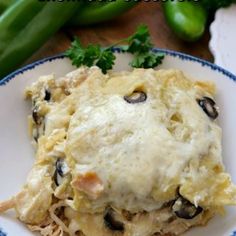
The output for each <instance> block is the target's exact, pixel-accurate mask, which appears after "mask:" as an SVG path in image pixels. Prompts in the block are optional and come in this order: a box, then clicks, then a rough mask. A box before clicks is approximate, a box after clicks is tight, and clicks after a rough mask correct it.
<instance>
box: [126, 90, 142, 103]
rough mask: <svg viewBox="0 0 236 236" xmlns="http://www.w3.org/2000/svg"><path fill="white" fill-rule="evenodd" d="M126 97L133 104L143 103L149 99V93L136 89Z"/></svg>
mask: <svg viewBox="0 0 236 236" xmlns="http://www.w3.org/2000/svg"><path fill="white" fill-rule="evenodd" d="M124 99H125V101H126V102H128V103H131V104H135V103H141V102H145V101H146V100H147V94H146V93H144V92H140V91H134V92H133V93H132V94H130V95H127V96H124Z"/></svg>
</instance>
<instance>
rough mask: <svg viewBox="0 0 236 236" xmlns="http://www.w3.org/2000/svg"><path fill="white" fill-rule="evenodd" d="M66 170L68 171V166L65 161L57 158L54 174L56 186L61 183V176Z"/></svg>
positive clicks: (62, 176)
mask: <svg viewBox="0 0 236 236" xmlns="http://www.w3.org/2000/svg"><path fill="white" fill-rule="evenodd" d="M68 171H69V168H68V166H67V164H66V163H65V161H64V160H63V159H61V158H58V159H57V161H56V171H55V174H54V181H55V183H56V185H57V186H59V185H60V184H61V183H62V181H63V178H64V177H65V175H66V174H67V173H68Z"/></svg>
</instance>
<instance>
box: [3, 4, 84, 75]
mask: <svg viewBox="0 0 236 236" xmlns="http://www.w3.org/2000/svg"><path fill="white" fill-rule="evenodd" d="M80 6H81V4H80V3H78V2H45V1H38V0H18V1H17V3H15V4H13V5H12V6H11V7H9V8H8V9H7V10H6V11H5V12H4V13H3V14H2V15H1V17H0V32H1V33H0V78H2V77H4V76H5V75H7V74H8V73H10V72H11V71H13V70H15V69H16V68H17V67H18V66H20V65H21V64H22V62H24V61H25V60H26V59H27V58H28V57H30V56H31V55H32V54H33V53H34V52H35V51H36V50H37V49H39V48H40V47H41V46H42V45H43V44H44V43H45V42H46V41H47V40H48V39H49V38H50V37H51V36H52V35H53V34H54V33H56V32H57V31H58V30H59V28H60V27H61V26H62V25H64V24H65V23H66V22H67V21H68V20H69V19H70V18H71V16H72V15H73V14H75V12H76V11H78V9H79V8H80Z"/></svg>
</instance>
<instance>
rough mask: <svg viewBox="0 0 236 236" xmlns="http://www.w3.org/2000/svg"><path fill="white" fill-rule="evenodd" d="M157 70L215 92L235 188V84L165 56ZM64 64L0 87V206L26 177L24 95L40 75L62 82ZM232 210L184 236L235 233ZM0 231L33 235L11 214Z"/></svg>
mask: <svg viewBox="0 0 236 236" xmlns="http://www.w3.org/2000/svg"><path fill="white" fill-rule="evenodd" d="M128 61H129V57H128V56H125V55H123V54H119V55H118V58H117V63H116V66H115V69H116V70H125V69H128V66H127V65H128ZM160 67H161V68H178V69H182V70H183V71H184V72H185V73H186V74H188V75H190V76H192V77H194V78H195V79H197V80H210V81H214V82H215V83H216V85H217V87H218V96H217V100H216V102H217V104H218V106H219V107H220V111H221V112H220V119H219V121H220V124H221V126H222V127H223V150H224V151H223V155H224V162H225V164H226V168H227V170H228V171H229V172H230V174H231V175H232V177H233V180H234V182H235V183H236V171H235V169H236V158H235V140H236V125H235V122H236V110H235V109H234V105H235V104H236V82H235V81H233V80H232V79H229V78H228V77H227V76H225V75H224V74H223V73H221V72H219V71H218V70H216V69H215V70H214V69H211V68H210V67H209V66H207V65H204V66H203V65H202V64H201V63H198V62H195V61H190V60H183V59H180V58H179V57H177V56H176V57H174V56H166V57H165V60H164V63H163V64H162V65H161V66H160ZM72 69H73V67H72V66H71V64H70V62H69V60H68V59H56V60H53V61H51V62H45V63H43V64H41V65H39V66H36V67H35V68H34V69H32V70H28V71H26V72H24V73H23V74H19V75H17V76H16V78H14V79H13V80H11V81H10V82H9V83H7V84H6V85H4V86H0V107H1V112H0V130H1V136H0V150H1V151H0V158H1V164H0V189H1V192H0V201H1V200H4V199H8V198H10V197H11V196H12V195H14V194H15V193H17V192H18V191H19V190H20V188H21V186H22V185H23V184H24V183H25V180H26V176H27V173H28V172H29V170H30V168H31V166H32V163H33V161H34V154H33V148H32V147H31V144H30V139H29V137H28V135H27V115H28V114H30V104H28V103H27V102H26V101H24V100H23V93H24V89H25V87H26V86H27V85H29V84H31V83H32V82H33V81H35V80H36V79H37V77H38V76H40V75H43V74H50V73H52V72H54V73H55V74H56V75H57V76H62V75H64V74H65V73H67V72H69V71H71V70H72ZM235 219H236V208H233V207H230V208H228V214H227V215H226V217H215V218H214V219H213V220H211V221H210V223H209V224H208V225H207V226H206V227H200V228H195V229H193V230H191V231H190V232H189V233H187V234H186V235H187V236H209V235H214V236H232V235H233V231H234V230H236V220H235ZM0 228H3V231H5V232H6V233H8V235H9V236H17V235H22V236H24V235H26V236H27V235H34V234H32V233H31V232H29V231H28V229H27V228H26V227H25V226H24V225H23V224H22V223H19V222H18V221H17V220H15V217H14V214H13V213H12V212H11V213H8V214H5V215H2V216H0Z"/></svg>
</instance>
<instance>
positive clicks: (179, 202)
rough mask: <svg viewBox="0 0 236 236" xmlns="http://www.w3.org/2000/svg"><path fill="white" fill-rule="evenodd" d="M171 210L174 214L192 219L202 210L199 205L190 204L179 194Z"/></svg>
mask: <svg viewBox="0 0 236 236" xmlns="http://www.w3.org/2000/svg"><path fill="white" fill-rule="evenodd" d="M172 210H173V212H174V213H175V214H176V216H178V217H179V218H183V219H186V220H189V219H193V218H194V217H195V216H197V215H198V214H200V213H201V212H202V211H203V209H202V208H201V207H195V205H194V204H192V203H191V202H190V201H188V200H187V199H185V198H183V197H182V196H179V197H178V198H177V199H176V201H175V202H174V204H173V206H172Z"/></svg>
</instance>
